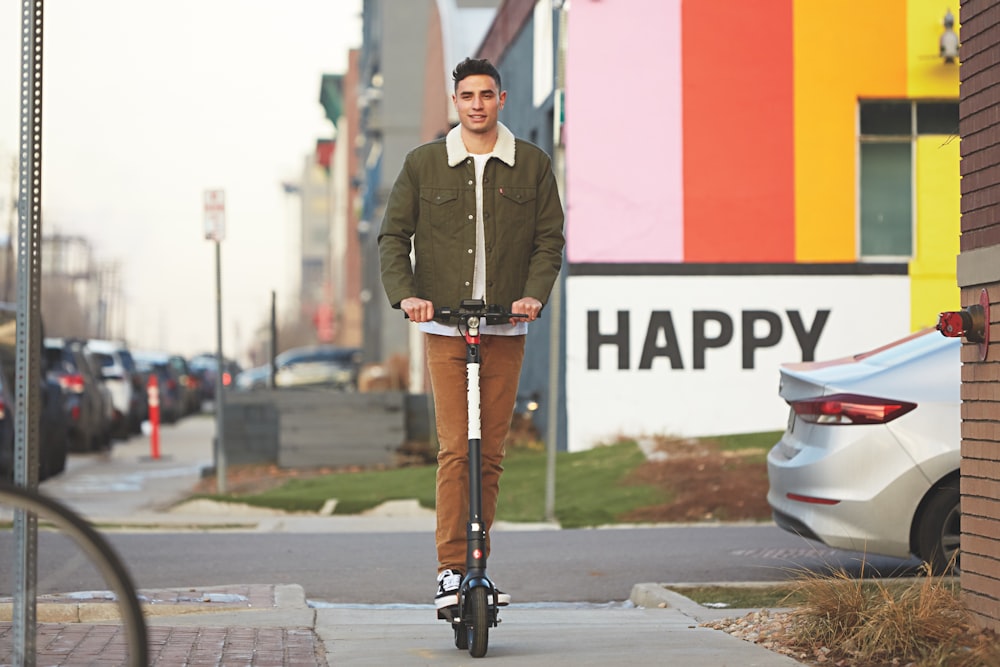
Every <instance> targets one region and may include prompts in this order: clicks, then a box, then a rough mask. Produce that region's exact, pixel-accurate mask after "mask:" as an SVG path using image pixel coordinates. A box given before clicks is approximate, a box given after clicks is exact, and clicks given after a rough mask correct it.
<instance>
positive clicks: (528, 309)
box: [510, 296, 542, 324]
mask: <svg viewBox="0 0 1000 667" xmlns="http://www.w3.org/2000/svg"><path fill="white" fill-rule="evenodd" d="M510 312H512V313H522V314H524V315H527V316H528V317H512V318H510V323H511V324H517V323H518V322H524V321H528V322H534V321H535V320H537V319H538V315H539V314H540V313H541V312H542V302H541V301H539V300H538V299H536V298H534V297H531V296H526V297H524V298H523V299H518V300H517V301H515V302H514V303H512V304H510Z"/></svg>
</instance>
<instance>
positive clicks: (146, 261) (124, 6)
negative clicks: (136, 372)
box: [0, 0, 361, 356]
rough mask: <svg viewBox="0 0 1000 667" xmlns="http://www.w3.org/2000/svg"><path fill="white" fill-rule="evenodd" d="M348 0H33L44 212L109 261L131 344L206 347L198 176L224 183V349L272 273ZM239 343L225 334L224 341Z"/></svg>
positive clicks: (51, 224)
mask: <svg viewBox="0 0 1000 667" xmlns="http://www.w3.org/2000/svg"><path fill="white" fill-rule="evenodd" d="M21 5H22V3H21V2H16V3H15V2H5V3H3V7H2V8H0V12H3V13H2V14H0V63H2V65H0V178H2V180H3V182H2V183H0V202H3V206H2V208H0V212H2V215H3V217H2V219H0V228H2V229H3V230H4V231H5V230H6V221H7V220H6V218H7V211H8V209H9V203H8V202H9V200H10V197H9V187H10V175H9V174H10V173H11V170H10V166H11V165H10V163H11V159H12V158H13V157H15V156H16V155H17V152H18V129H19V125H18V112H19V105H20V98H19V85H20V52H21V37H20V26H21ZM360 13H361V0H284V1H283V2H275V1H274V0H173V1H172V2H169V3H160V2H155V3H154V2H150V1H148V0H86V1H84V2H81V1H79V0H50V1H49V2H47V3H45V17H44V42H43V44H44V58H43V66H44V74H43V104H44V108H43V114H42V117H43V157H42V168H43V178H42V188H43V189H42V196H43V207H42V229H43V232H44V233H45V234H50V233H54V232H59V233H63V234H73V235H80V236H84V237H86V238H88V239H89V240H90V241H91V243H92V244H93V247H94V250H95V254H96V257H97V259H98V260H100V261H105V262H115V261H117V262H120V264H121V267H122V274H121V275H122V279H123V289H124V293H125V298H126V306H127V309H128V317H127V325H126V331H125V333H126V335H127V337H128V339H129V342H130V343H131V344H132V347H134V348H165V349H170V350H171V351H176V352H179V353H181V354H186V355H189V354H193V353H196V352H200V351H212V352H214V351H215V347H216V342H215V341H216V329H215V312H216V310H215V250H214V244H213V243H212V242H210V241H206V240H205V238H204V217H203V204H202V197H203V193H204V191H205V190H207V189H216V188H218V189H223V190H225V193H226V213H227V222H226V239H225V241H224V242H223V243H222V246H221V249H222V274H223V276H222V298H223V319H224V322H223V336H224V343H223V347H224V351H225V352H226V355H227V356H236V353H237V352H239V353H242V348H244V347H245V346H246V345H247V343H248V342H249V341H250V338H251V334H252V331H253V328H254V327H255V326H257V325H259V324H260V323H262V322H263V321H265V320H264V318H265V317H266V316H267V314H268V313H269V312H270V295H271V290H281V289H283V288H284V281H285V273H286V265H285V263H286V248H287V244H286V238H285V237H286V234H285V230H286V227H287V224H288V219H289V217H290V215H289V206H288V203H287V199H286V195H285V194H284V193H283V192H282V189H281V183H282V182H283V181H289V180H297V179H298V177H299V174H300V172H301V169H302V162H303V159H304V157H305V156H306V155H307V154H309V153H311V152H312V149H313V147H314V145H315V140H316V139H317V138H320V137H324V138H329V137H331V136H332V125H331V124H330V122H329V121H327V120H326V118H325V116H324V113H323V109H322V107H321V105H320V104H319V101H318V100H319V88H320V78H321V75H322V74H324V73H333V74H342V73H344V72H345V71H346V68H347V52H348V50H349V49H350V48H356V47H359V46H360V43H361V19H360ZM237 346H238V347H239V349H237Z"/></svg>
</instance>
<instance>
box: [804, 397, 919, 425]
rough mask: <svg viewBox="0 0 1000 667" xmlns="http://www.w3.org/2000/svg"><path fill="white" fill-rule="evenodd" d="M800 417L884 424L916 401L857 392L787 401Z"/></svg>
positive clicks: (812, 420) (815, 420)
mask: <svg viewBox="0 0 1000 667" xmlns="http://www.w3.org/2000/svg"><path fill="white" fill-rule="evenodd" d="M789 405H791V406H792V410H794V411H795V414H796V415H798V417H799V418H800V419H802V420H803V421H806V422H809V423H812V424H886V423H888V422H891V421H892V420H893V419H896V418H897V417H902V416H903V415H905V414H906V413H907V412H909V411H910V410H912V409H913V408H915V407H917V404H916V403H907V402H906V401H893V400H890V399H887V398H876V397H874V396H859V395H857V394H831V395H830V396H817V397H816V398H806V399H802V400H798V401H789Z"/></svg>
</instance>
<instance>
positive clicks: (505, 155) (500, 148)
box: [445, 123, 516, 167]
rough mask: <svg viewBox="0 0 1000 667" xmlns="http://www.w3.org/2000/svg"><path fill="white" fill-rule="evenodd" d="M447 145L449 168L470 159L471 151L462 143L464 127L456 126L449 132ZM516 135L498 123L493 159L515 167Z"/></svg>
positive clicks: (446, 140) (446, 139)
mask: <svg viewBox="0 0 1000 667" xmlns="http://www.w3.org/2000/svg"><path fill="white" fill-rule="evenodd" d="M445 145H446V146H447V147H448V166H449V167H454V166H456V165H458V164H461V162H462V161H463V160H464V159H465V158H467V157H469V155H470V154H469V151H467V150H466V149H465V142H463V141H462V126H461V125H456V126H455V127H453V128H451V131H449V132H448V136H447V137H446V138H445ZM515 145H516V144H515V142H514V133H513V132H511V131H510V130H508V129H507V126H506V125H504V124H503V123H497V143H496V145H495V146H494V147H493V157H496V158H499V159H500V161H501V162H504V163H505V164H507V166H510V167H513V166H514V147H515Z"/></svg>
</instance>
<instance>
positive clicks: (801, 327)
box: [785, 310, 830, 361]
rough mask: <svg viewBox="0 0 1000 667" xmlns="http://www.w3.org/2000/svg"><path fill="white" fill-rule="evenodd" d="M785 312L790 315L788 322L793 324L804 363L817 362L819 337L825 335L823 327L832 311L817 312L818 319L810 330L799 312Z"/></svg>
mask: <svg viewBox="0 0 1000 667" xmlns="http://www.w3.org/2000/svg"><path fill="white" fill-rule="evenodd" d="M785 312H786V313H787V314H788V321H789V322H791V324H792V331H794V332H795V339H796V340H798V341H799V348H800V349H801V350H802V361H815V357H816V346H817V345H818V344H819V335H820V334H821V333H823V327H825V326H826V321H827V320H828V319H830V311H829V310H817V311H816V319H814V320H813V325H812V328H810V329H806V327H805V324H804V323H803V322H802V315H800V314H799V311H797V310H786V311H785Z"/></svg>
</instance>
